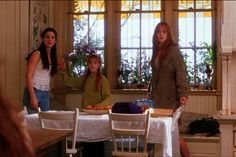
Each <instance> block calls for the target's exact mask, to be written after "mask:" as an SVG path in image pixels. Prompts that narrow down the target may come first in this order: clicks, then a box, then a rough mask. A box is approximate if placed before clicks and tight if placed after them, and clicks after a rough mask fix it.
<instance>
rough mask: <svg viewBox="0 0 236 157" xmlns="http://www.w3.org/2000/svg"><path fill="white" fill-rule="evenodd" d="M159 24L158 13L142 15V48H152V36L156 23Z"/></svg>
mask: <svg viewBox="0 0 236 157" xmlns="http://www.w3.org/2000/svg"><path fill="white" fill-rule="evenodd" d="M159 22H160V13H143V14H142V23H143V25H141V28H142V32H141V34H142V39H141V40H142V41H141V42H142V43H141V45H142V47H152V36H153V32H154V30H155V27H156V25H157V23H159Z"/></svg>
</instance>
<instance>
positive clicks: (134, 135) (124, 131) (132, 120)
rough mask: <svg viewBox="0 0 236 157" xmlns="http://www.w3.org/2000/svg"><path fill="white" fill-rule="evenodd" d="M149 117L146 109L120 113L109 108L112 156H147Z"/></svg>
mask: <svg viewBox="0 0 236 157" xmlns="http://www.w3.org/2000/svg"><path fill="white" fill-rule="evenodd" d="M149 117H150V114H149V111H148V110H147V111H146V112H145V113H143V114H120V113H112V112H111V110H109V121H110V126H111V131H112V139H113V144H114V150H113V151H112V155H113V156H126V157H148V152H147V140H148V133H149Z"/></svg>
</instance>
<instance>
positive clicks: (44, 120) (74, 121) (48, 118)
mask: <svg viewBox="0 0 236 157" xmlns="http://www.w3.org/2000/svg"><path fill="white" fill-rule="evenodd" d="M78 114H79V109H78V108H76V110H75V111H41V110H39V112H38V117H39V121H40V125H41V127H42V128H44V129H53V130H71V131H72V132H73V135H72V139H71V140H72V149H75V145H76V136H77V126H78ZM60 122H61V123H62V125H57V124H58V123H60ZM53 124H54V125H53ZM63 124H65V125H66V126H65V127H64V126H63ZM66 149H69V148H68V144H67V141H66Z"/></svg>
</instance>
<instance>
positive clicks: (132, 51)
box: [118, 0, 161, 85]
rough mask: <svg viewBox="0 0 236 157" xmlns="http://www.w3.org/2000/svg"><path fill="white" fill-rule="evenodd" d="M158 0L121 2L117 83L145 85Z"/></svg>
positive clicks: (157, 17) (149, 70)
mask: <svg viewBox="0 0 236 157" xmlns="http://www.w3.org/2000/svg"><path fill="white" fill-rule="evenodd" d="M160 4H161V2H160V1H141V0H136V1H128V0H122V1H121V11H119V12H118V13H119V17H120V36H121V37H120V53H121V64H120V80H119V81H121V82H120V83H122V84H140V85H142V84H148V83H149V81H150V79H151V67H150V64H149V62H150V60H151V57H152V40H151V39H152V35H153V30H154V29H155V26H156V24H157V23H158V22H160V14H161V6H160Z"/></svg>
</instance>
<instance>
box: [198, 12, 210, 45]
mask: <svg viewBox="0 0 236 157" xmlns="http://www.w3.org/2000/svg"><path fill="white" fill-rule="evenodd" d="M196 23H197V25H196V46H199V47H201V46H202V43H203V42H207V43H212V41H211V40H212V27H209V26H212V17H211V12H198V13H196Z"/></svg>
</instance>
